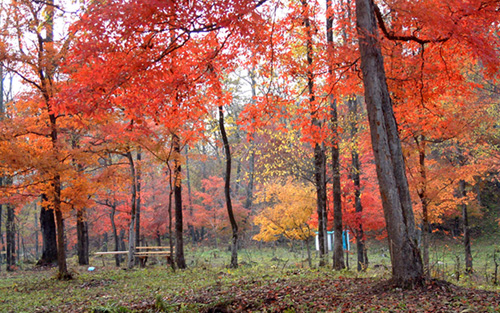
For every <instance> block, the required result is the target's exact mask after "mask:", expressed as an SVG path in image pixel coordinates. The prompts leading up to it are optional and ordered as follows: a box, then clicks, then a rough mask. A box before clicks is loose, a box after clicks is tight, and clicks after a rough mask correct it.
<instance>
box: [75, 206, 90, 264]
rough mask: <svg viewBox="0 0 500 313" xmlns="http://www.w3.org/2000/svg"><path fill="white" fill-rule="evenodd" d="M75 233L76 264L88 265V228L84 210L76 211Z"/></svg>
mask: <svg viewBox="0 0 500 313" xmlns="http://www.w3.org/2000/svg"><path fill="white" fill-rule="evenodd" d="M76 232H77V238H78V244H77V246H78V264H79V265H89V227H88V223H87V218H86V216H85V208H82V209H78V210H77V211H76Z"/></svg>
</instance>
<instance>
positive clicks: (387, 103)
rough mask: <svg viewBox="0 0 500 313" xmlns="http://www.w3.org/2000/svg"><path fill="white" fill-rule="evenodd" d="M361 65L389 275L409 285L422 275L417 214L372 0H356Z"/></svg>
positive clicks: (418, 279) (404, 284)
mask: <svg viewBox="0 0 500 313" xmlns="http://www.w3.org/2000/svg"><path fill="white" fill-rule="evenodd" d="M356 15H357V27H358V39H359V48H360V52H361V70H362V73H363V83H364V87H365V99H366V105H367V111H368V119H369V122H370V132H371V138H372V146H373V152H374V156H375V163H376V168H377V177H378V180H379V189H380V194H381V198H382V206H383V209H384V215H385V220H386V224H387V234H388V240H389V248H390V252H391V263H392V276H393V281H394V283H395V284H397V285H399V286H402V287H410V286H412V285H413V284H416V283H421V282H422V280H423V277H424V276H423V274H424V273H423V266H422V259H421V257H420V251H419V249H418V247H417V243H416V236H415V220H414V216H413V210H412V207H411V199H410V193H409V190H408V182H407V180H406V173H405V167H404V161H403V154H402V150H401V142H400V140H399V134H398V130H397V125H396V120H395V118H394V112H393V109H392V103H391V99H390V96H389V90H388V87H387V81H386V75H385V71H384V61H383V57H382V52H381V48H380V43H379V36H378V30H377V24H376V20H375V14H374V4H373V2H372V0H356Z"/></svg>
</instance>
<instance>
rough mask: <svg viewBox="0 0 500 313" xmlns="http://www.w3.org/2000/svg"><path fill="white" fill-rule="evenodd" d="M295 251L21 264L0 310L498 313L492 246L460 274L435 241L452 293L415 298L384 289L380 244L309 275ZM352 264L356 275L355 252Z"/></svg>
mask: <svg viewBox="0 0 500 313" xmlns="http://www.w3.org/2000/svg"><path fill="white" fill-rule="evenodd" d="M299 247H300V245H297V247H295V249H294V250H293V251H291V250H290V249H289V248H265V249H260V250H259V249H254V250H241V251H240V252H239V261H240V268H238V269H236V270H232V269H228V268H226V264H227V263H228V262H229V253H228V252H226V251H219V250H215V249H208V248H192V249H191V248H190V249H187V251H186V257H187V263H188V269H187V270H183V271H175V272H174V271H173V270H172V269H171V268H170V267H169V266H168V265H166V264H160V263H158V264H152V263H154V262H150V264H148V266H147V267H146V268H135V269H132V270H124V269H121V268H116V267H114V262H113V260H112V258H111V257H109V258H107V260H106V262H105V263H106V265H105V266H103V263H102V261H101V259H100V258H92V259H91V266H94V267H95V268H96V269H95V270H94V271H88V270H87V267H79V266H77V265H76V260H75V259H70V260H69V261H70V262H69V264H70V268H71V270H72V271H73V274H74V279H73V280H71V281H57V280H56V279H55V277H56V270H55V269H45V270H39V269H38V270H37V269H34V268H33V266H32V265H27V264H26V265H23V266H21V269H19V270H18V271H16V272H11V273H7V272H5V271H2V272H1V273H0V312H433V311H435V310H438V311H440V312H500V306H499V303H500V294H499V292H500V288H499V287H498V286H495V285H493V284H492V280H491V279H492V275H493V270H494V266H493V259H492V254H493V251H494V249H495V248H498V247H497V246H495V244H492V243H491V242H490V241H488V240H483V241H478V242H475V246H474V251H475V255H474V261H475V269H476V270H475V272H474V273H473V274H472V275H464V274H463V273H462V272H461V271H460V270H459V269H458V270H457V264H456V263H457V259H456V255H461V254H460V253H461V252H460V251H461V250H460V249H461V246H460V245H458V243H454V242H453V241H450V240H446V241H443V240H435V241H433V243H432V249H431V252H432V253H431V257H432V261H431V263H432V264H433V267H432V272H433V274H434V275H436V278H439V279H443V278H444V279H447V280H449V281H451V282H453V283H454V284H456V285H457V286H455V285H447V284H444V283H443V282H430V283H429V285H427V286H426V287H425V288H424V289H423V290H416V291H403V290H397V289H391V288H389V287H387V286H386V285H384V281H385V280H386V279H387V278H389V277H390V271H389V270H388V266H389V265H390V260H389V256H388V251H387V249H386V248H385V246H384V244H383V243H379V242H373V243H370V245H369V258H370V267H369V269H368V270H367V271H366V272H362V273H358V272H357V271H355V270H345V271H341V272H333V271H332V270H331V269H329V268H323V269H318V268H309V267H308V265H307V264H308V263H307V259H306V253H305V251H302V250H301V249H299ZM349 259H350V264H351V268H355V266H354V265H355V254H352V255H350V257H349ZM317 263H318V260H317V259H314V260H313V264H317ZM458 263H460V262H458ZM458 265H460V264H458ZM462 266H463V262H462ZM457 274H458V275H459V279H458V281H457V279H456V275H457ZM423 300H425V301H423ZM467 310H468V311H467Z"/></svg>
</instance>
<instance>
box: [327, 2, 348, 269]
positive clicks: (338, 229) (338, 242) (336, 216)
mask: <svg viewBox="0 0 500 313" xmlns="http://www.w3.org/2000/svg"><path fill="white" fill-rule="evenodd" d="M330 6H331V0H327V2H326V13H327V16H326V40H327V42H328V46H329V47H328V49H329V50H330V51H331V50H333V29H332V28H333V17H332V16H331V11H330ZM329 64H330V63H329ZM328 74H329V75H330V79H333V68H332V66H331V65H329V67H328ZM328 100H329V102H330V113H331V121H330V122H331V128H332V185H333V230H334V234H335V236H334V240H333V269H334V270H342V269H344V268H345V264H344V247H343V245H342V236H338V234H342V230H343V228H344V227H343V225H342V191H341V186H340V136H339V134H338V130H337V129H338V113H337V103H336V101H335V100H334V98H333V95H329V96H328Z"/></svg>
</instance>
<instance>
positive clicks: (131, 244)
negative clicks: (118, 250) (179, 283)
mask: <svg viewBox="0 0 500 313" xmlns="http://www.w3.org/2000/svg"><path fill="white" fill-rule="evenodd" d="M126 156H127V159H128V162H129V165H130V178H131V185H130V192H131V195H130V196H131V199H130V224H129V228H128V254H127V268H129V269H130V268H133V267H134V252H135V229H134V228H135V219H136V216H137V215H136V213H137V212H136V205H137V175H136V171H135V164H134V159H133V156H132V152H130V151H128V152H127V154H126Z"/></svg>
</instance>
